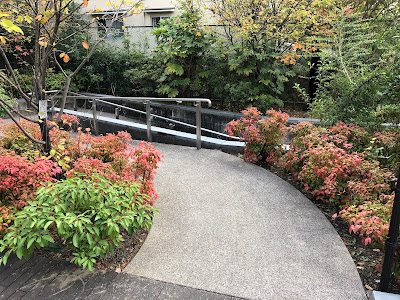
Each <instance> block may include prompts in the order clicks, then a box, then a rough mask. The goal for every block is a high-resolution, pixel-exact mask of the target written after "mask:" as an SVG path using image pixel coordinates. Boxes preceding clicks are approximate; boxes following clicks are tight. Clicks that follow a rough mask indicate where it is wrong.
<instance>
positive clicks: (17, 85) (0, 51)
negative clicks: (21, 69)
mask: <svg viewBox="0 0 400 300" xmlns="http://www.w3.org/2000/svg"><path fill="white" fill-rule="evenodd" d="M0 53H1V56H2V57H3V59H4V62H5V63H6V66H7V70H8V72H9V73H10V74H11V77H12V78H13V80H14V82H15V83H14V84H12V85H13V86H14V87H15V89H16V90H17V91H18V92H19V93H20V95H21V97H23V98H24V99H25V100H27V101H29V102H30V101H31V99H30V98H29V97H28V96H27V95H26V94H25V93H24V92H23V90H22V88H21V86H20V84H19V82H18V80H17V77H16V76H15V72H14V70H13V68H12V66H11V64H10V61H9V60H8V58H7V56H6V53H5V52H4V49H3V47H2V46H1V45H0ZM2 77H3V76H2ZM8 81H9V80H8ZM9 82H11V81H9Z"/></svg>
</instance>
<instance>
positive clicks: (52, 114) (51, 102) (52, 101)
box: [50, 97, 55, 120]
mask: <svg viewBox="0 0 400 300" xmlns="http://www.w3.org/2000/svg"><path fill="white" fill-rule="evenodd" d="M50 105H51V120H53V118H54V115H55V113H54V110H55V109H54V106H55V104H54V99H53V97H51V98H50Z"/></svg>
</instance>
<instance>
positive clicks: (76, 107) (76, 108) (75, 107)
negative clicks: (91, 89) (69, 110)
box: [73, 98, 78, 111]
mask: <svg viewBox="0 0 400 300" xmlns="http://www.w3.org/2000/svg"><path fill="white" fill-rule="evenodd" d="M73 101H74V111H77V110H78V106H77V105H76V98H74V100H73Z"/></svg>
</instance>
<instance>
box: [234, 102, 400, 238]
mask: <svg viewBox="0 0 400 300" xmlns="http://www.w3.org/2000/svg"><path fill="white" fill-rule="evenodd" d="M243 113H244V115H245V116H244V117H243V118H241V119H240V120H236V121H232V122H230V123H229V124H228V125H227V131H228V133H229V134H231V135H235V136H240V137H241V139H242V141H244V142H245V143H246V148H245V157H244V158H245V160H247V161H251V162H255V161H258V160H266V161H267V162H268V163H275V166H278V167H281V168H283V169H284V170H285V171H286V172H288V173H291V174H292V175H293V177H294V179H295V180H297V181H299V182H300V183H301V184H302V185H303V186H304V188H305V190H307V191H309V192H311V194H312V195H313V196H314V197H315V199H316V200H319V201H323V202H325V203H329V204H331V205H333V206H334V207H335V208H336V209H337V213H336V214H334V215H333V218H337V217H340V218H342V219H343V221H345V222H346V223H347V224H348V225H349V232H350V233H354V234H358V235H359V236H360V237H361V238H362V242H363V243H364V244H365V245H367V244H371V243H376V244H378V245H379V244H380V245H382V244H383V243H384V241H385V239H386V236H387V234H388V229H389V222H390V212H391V208H392V205H393V199H394V193H393V180H394V179H395V176H394V171H395V170H397V168H398V161H399V160H398V150H397V149H398V147H399V145H400V134H399V133H398V132H397V131H395V130H383V131H379V132H369V131H367V130H365V129H364V128H362V127H360V126H357V125H354V124H344V123H337V124H335V125H333V126H330V127H327V128H324V127H319V126H316V125H314V124H313V123H310V122H301V123H299V124H295V125H292V126H290V127H286V121H287V116H283V115H282V114H281V113H277V112H272V113H271V111H269V113H270V115H271V118H270V119H268V120H267V121H265V120H259V118H260V115H261V114H260V112H258V111H257V110H256V109H255V108H250V109H248V110H246V111H244V112H243ZM267 122H268V124H269V125H268V126H266V125H265V124H266V123H267ZM272 124H274V125H272ZM263 128H269V130H262V129H263ZM286 131H288V132H289V134H290V135H291V136H292V137H293V138H292V140H291V141H290V144H289V145H288V150H287V151H284V149H283V148H282V142H281V141H282V138H283V135H284V133H286ZM262 151H264V152H262ZM262 153H263V154H262Z"/></svg>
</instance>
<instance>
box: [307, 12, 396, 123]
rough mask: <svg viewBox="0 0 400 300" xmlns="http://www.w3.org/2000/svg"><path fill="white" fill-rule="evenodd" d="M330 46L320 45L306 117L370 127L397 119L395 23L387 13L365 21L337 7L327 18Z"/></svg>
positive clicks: (326, 121)
mask: <svg viewBox="0 0 400 300" xmlns="http://www.w3.org/2000/svg"><path fill="white" fill-rule="evenodd" d="M332 27H333V32H332V33H333V34H332V38H331V39H330V41H329V43H330V44H331V47H329V48H328V47H326V48H325V49H321V52H319V55H320V65H319V73H318V76H317V81H318V84H319V86H318V89H317V91H316V94H315V98H314V99H310V98H309V97H308V95H307V93H306V92H305V90H304V89H299V90H300V92H301V94H302V96H303V98H305V100H306V101H308V103H309V106H310V109H311V111H312V115H313V116H314V117H316V118H319V119H321V120H322V121H323V122H325V123H327V124H334V123H336V122H338V121H343V122H345V123H350V122H351V123H358V124H361V125H363V126H364V127H367V126H368V127H376V126H378V125H380V124H381V123H384V122H394V123H396V124H397V123H398V122H399V120H400V118H399V116H398V111H399V107H398V104H397V103H398V96H399V89H398V83H399V78H400V75H399V74H400V69H399V67H398V64H397V61H398V58H399V53H400V52H399V46H400V43H399V40H398V35H397V32H398V29H399V28H398V24H397V22H396V21H393V20H390V18H388V17H380V18H378V19H371V20H365V19H362V17H361V16H360V15H359V14H357V13H356V12H349V11H348V10H347V11H343V12H342V15H340V16H338V17H337V18H336V19H335V20H334V21H333V22H332Z"/></svg>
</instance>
